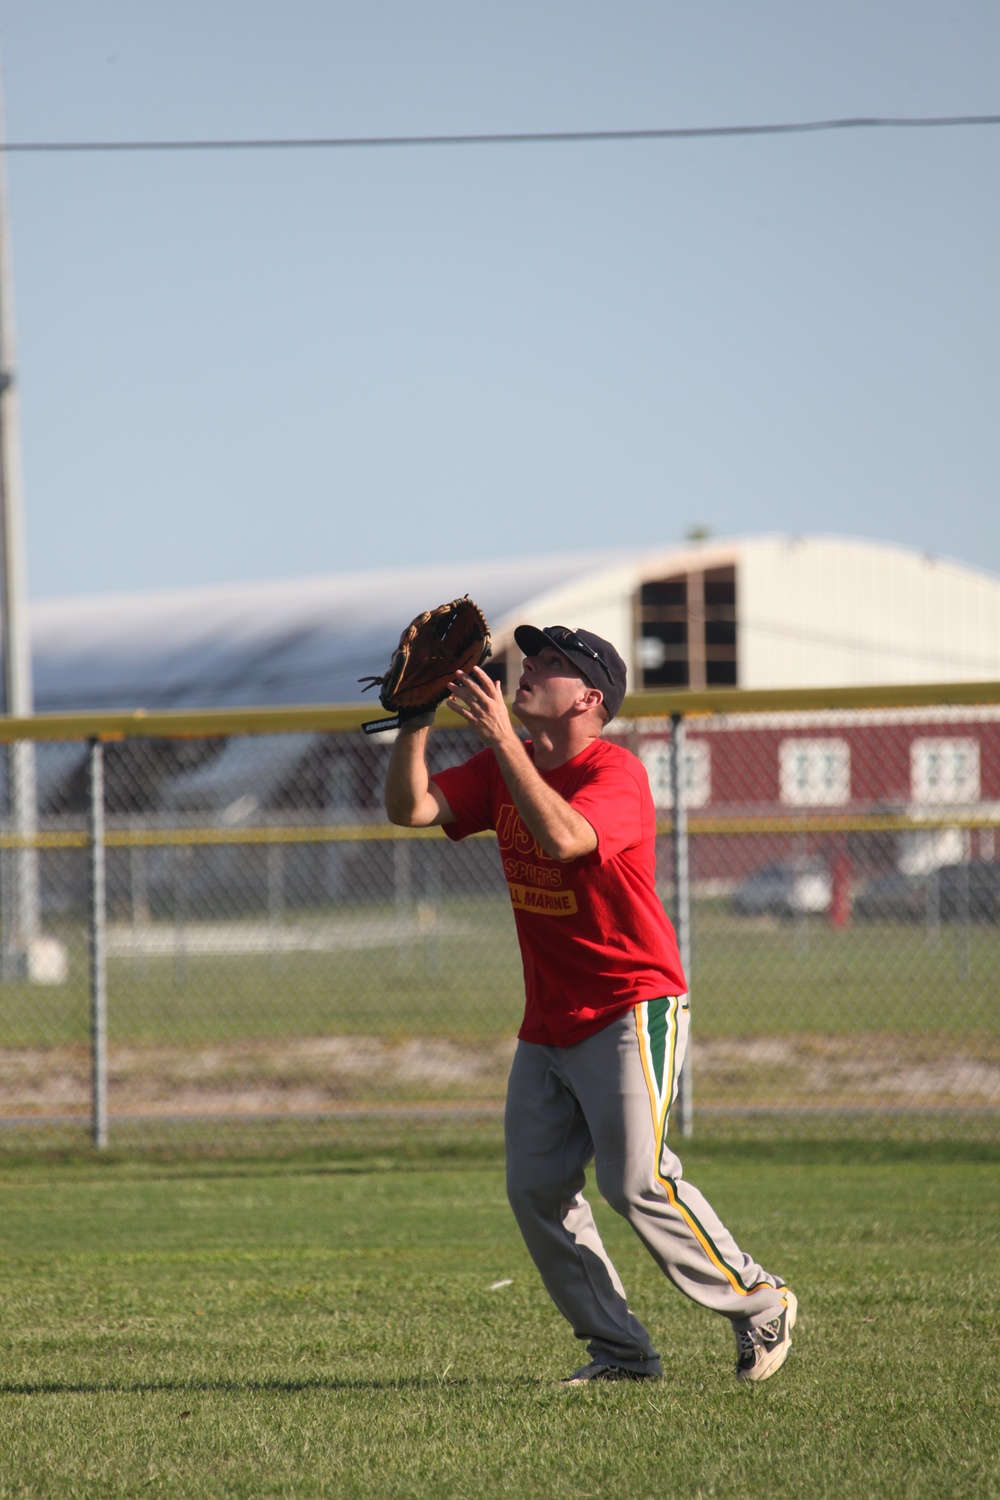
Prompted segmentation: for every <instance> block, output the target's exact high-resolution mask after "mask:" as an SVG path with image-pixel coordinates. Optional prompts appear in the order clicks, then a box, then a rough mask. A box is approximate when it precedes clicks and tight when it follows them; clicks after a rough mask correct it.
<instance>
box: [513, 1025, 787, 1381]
mask: <svg viewBox="0 0 1000 1500" xmlns="http://www.w3.org/2000/svg"><path fill="white" fill-rule="evenodd" d="M688 1022H689V1017H688V1007H687V1001H686V1000H685V999H684V998H683V997H682V998H680V999H673V998H671V999H663V1000H650V1001H646V1002H645V1003H644V1004H642V1005H639V1006H637V1007H636V1008H635V1010H634V1011H631V1012H630V1013H629V1014H628V1015H626V1016H624V1017H623V1018H622V1019H621V1020H619V1021H614V1022H612V1024H611V1025H610V1026H606V1027H605V1028H604V1029H603V1030H602V1031H599V1032H597V1033H596V1035H594V1036H591V1037H588V1038H587V1039H586V1041H583V1042H577V1043H576V1044H575V1045H574V1046H572V1047H546V1046H540V1045H538V1044H537V1043H534V1042H519V1043H518V1045H517V1051H516V1053H515V1056H514V1063H513V1066H512V1068H511V1074H510V1082H509V1085H508V1089H507V1109H506V1120H505V1136H506V1146H507V1194H508V1197H509V1199H510V1203H511V1207H512V1208H513V1210H514V1214H515V1217H516V1218H517V1222H518V1225H519V1226H520V1230H521V1233H522V1235H523V1236H524V1241H525V1244H526V1245H527V1247H528V1251H529V1253H530V1255H531V1258H532V1260H533V1261H534V1262H535V1265H536V1266H537V1267H538V1270H539V1272H540V1273H541V1277H542V1280H543V1281H544V1283H545V1286H546V1289H547V1290H548V1293H549V1295H550V1296H551V1298H552V1300H553V1302H554V1303H555V1304H556V1306H557V1307H558V1309H559V1311H560V1312H561V1313H562V1314H563V1316H564V1317H565V1318H566V1319H567V1321H568V1322H569V1323H570V1325H571V1326H572V1329H573V1332H574V1333H575V1334H576V1336H577V1338H581V1339H586V1340H587V1341H588V1343H587V1347H588V1349H589V1351H590V1354H591V1357H592V1358H595V1359H600V1360H604V1361H607V1362H608V1363H611V1364H617V1365H621V1366H623V1367H624V1368H626V1369H641V1370H646V1371H659V1369H660V1360H659V1355H658V1354H657V1352H656V1350H655V1349H654V1348H653V1344H652V1341H651V1339H650V1336H649V1334H648V1333H647V1331H646V1329H645V1328H644V1327H643V1325H642V1324H641V1323H640V1322H639V1320H638V1318H636V1316H635V1314H634V1313H632V1312H631V1311H630V1310H629V1307H628V1303H627V1301H626V1298H625V1292H624V1289H623V1287H622V1284H621V1281H620V1280H619V1278H618V1273H617V1272H616V1270H615V1268H614V1266H613V1265H612V1264H611V1261H610V1260H609V1259H608V1255H607V1252H606V1251H605V1249H604V1246H603V1245H602V1243H601V1237H600V1235H599V1234H598V1231H597V1225H596V1223H595V1222H594V1216H593V1214H592V1213H591V1210H590V1205H589V1204H588V1203H587V1201H586V1199H585V1198H584V1196H583V1186H584V1176H585V1168H586V1167H587V1165H588V1163H589V1162H590V1161H591V1160H593V1162H594V1165H595V1169H596V1178H597V1187H598V1189H599V1191H600V1192H601V1194H602V1195H603V1197H604V1198H605V1199H606V1200H607V1201H608V1203H609V1204H610V1205H611V1207H612V1208H614V1209H615V1210H616V1211H617V1212H618V1213H620V1214H621V1215H622V1216H623V1217H624V1218H626V1219H627V1220H628V1222H629V1223H630V1224H631V1226H632V1228H633V1229H634V1230H635V1232H636V1234H637V1235H638V1236H639V1238H640V1239H641V1240H642V1242H643V1244H644V1245H645V1246H646V1248H647V1250H648V1251H649V1252H650V1254H651V1255H652V1256H653V1259H654V1260H655V1261H656V1263H657V1265H658V1266H659V1267H660V1269H661V1270H662V1271H663V1272H664V1274H665V1275H666V1276H668V1277H669V1278H670V1280H671V1281H672V1282H673V1283H674V1285H675V1286H677V1287H679V1288H680V1290H681V1291H682V1292H684V1293H685V1294H686V1295H687V1296H688V1297H690V1298H691V1299H692V1300H693V1301H695V1302H698V1303H700V1304H701V1306H702V1307H707V1308H710V1309H711V1310H712V1311H713V1312H718V1313H721V1314H723V1316H725V1317H727V1318H730V1319H731V1320H732V1322H733V1323H734V1324H735V1325H736V1326H737V1327H738V1328H750V1327H755V1326H756V1325H758V1324H760V1323H764V1322H767V1321H768V1319H769V1318H772V1317H774V1316H775V1315H776V1314H777V1313H778V1311H779V1310H780V1308H781V1306H782V1303H781V1298H780V1297H779V1296H778V1294H777V1288H779V1287H781V1286H783V1285H784V1282H783V1281H781V1279H780V1278H779V1277H776V1276H772V1275H771V1274H770V1272H768V1271H765V1270H764V1269H763V1268H762V1267H761V1266H759V1265H758V1264H757V1263H756V1261H753V1260H751V1258H750V1256H749V1255H745V1254H744V1252H743V1251H742V1250H741V1249H740V1248H739V1246H738V1245H737V1243H736V1241H735V1240H734V1239H733V1236H732V1235H731V1234H730V1233H729V1230H728V1229H727V1228H726V1227H725V1225H724V1224H723V1223H722V1222H721V1220H720V1219H719V1218H718V1217H717V1215H716V1214H715V1212H714V1210H713V1209H712V1207H711V1206H710V1204H709V1203H708V1202H707V1200H706V1199H705V1198H704V1197H703V1196H702V1194H701V1193H699V1192H698V1189H697V1188H694V1187H692V1186H691V1185H690V1183H687V1182H685V1181H684V1178H683V1174H682V1168H681V1164H680V1161H679V1160H678V1158H677V1157H676V1156H675V1155H674V1153H673V1152H672V1151H671V1150H670V1148H669V1147H668V1145H667V1139H666V1137H667V1120H668V1116H669V1113H670V1106H671V1105H672V1104H673V1102H674V1098H675V1096H676V1092H677V1081H678V1076H679V1074H680V1067H681V1062H682V1060H683V1057H684V1049H685V1047H686V1045H687V1035H688Z"/></svg>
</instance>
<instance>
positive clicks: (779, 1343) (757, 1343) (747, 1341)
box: [736, 1286, 799, 1380]
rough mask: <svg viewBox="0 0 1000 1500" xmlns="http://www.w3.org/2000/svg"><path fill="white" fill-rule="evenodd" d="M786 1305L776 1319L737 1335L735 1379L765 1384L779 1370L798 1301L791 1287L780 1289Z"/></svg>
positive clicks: (796, 1313)
mask: <svg viewBox="0 0 1000 1500" xmlns="http://www.w3.org/2000/svg"><path fill="white" fill-rule="evenodd" d="M782 1296H783V1298H784V1302H785V1305H784V1307H783V1308H782V1309H781V1312H780V1313H779V1314H778V1316H777V1317H776V1318H772V1319H771V1321H770V1322H769V1323H762V1324H761V1325H760V1327H759V1328H748V1329H746V1330H745V1331H741V1330H737V1333H736V1379H737V1380H766V1379H767V1378H768V1376H769V1375H773V1374H774V1373H775V1371H776V1370H780V1369H781V1367H782V1365H783V1364H784V1363H785V1360H786V1359H787V1358H788V1351H789V1349H790V1348H791V1347H792V1329H793V1328H794V1327H795V1319H796V1317H797V1316H798V1311H799V1301H798V1298H797V1297H796V1295H795V1293H794V1292H793V1291H792V1290H791V1288H790V1287H787V1286H786V1287H783V1288H782Z"/></svg>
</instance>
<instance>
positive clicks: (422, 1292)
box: [0, 1145, 1000, 1500]
mask: <svg viewBox="0 0 1000 1500" xmlns="http://www.w3.org/2000/svg"><path fill="white" fill-rule="evenodd" d="M686 1165H687V1171H688V1175H689V1177H691V1178H692V1179H693V1180H694V1181H695V1182H697V1183H698V1184H699V1186H701V1187H702V1188H703V1189H704V1190H705V1191H706V1192H707V1193H708V1195H709V1196H710V1198H711V1199H712V1200H713V1202H714V1204H715V1206H716V1207H717V1209H718V1210H719V1211H720V1213H721V1214H722V1216H723V1217H724V1218H725V1219H726V1220H727V1222H728V1223H729V1224H730V1227H731V1228H732V1229H733V1230H734V1232H735V1233H736V1234H737V1237H738V1238H739V1239H740V1240H741V1242H743V1243H744V1244H745V1245H746V1247H747V1248H748V1249H750V1250H751V1251H752V1252H753V1253H754V1254H755V1255H756V1256H758V1257H759V1258H760V1259H761V1260H763V1261H764V1263H765V1264H767V1265H768V1266H770V1267H771V1268H772V1269H774V1270H775V1271H778V1272H779V1273H780V1274H782V1275H785V1276H787V1277H788V1279H789V1280H790V1281H791V1283H792V1284H793V1285H794V1286H795V1288H796V1290H797V1292H798V1294H799V1297H800V1305H801V1316H800V1324H799V1328H798V1330H797V1335H796V1339H795V1349H794V1351H793V1354H792V1356H791V1358H790V1360H789V1362H788V1365H787V1366H786V1368H785V1369H784V1370H783V1371H782V1372H781V1373H780V1374H779V1375H777V1376H776V1377H775V1378H774V1379H773V1380H772V1381H770V1382H769V1383H767V1384H766V1385H764V1386H761V1387H760V1388H749V1389H747V1388H743V1387H738V1386H736V1384H735V1382H734V1381H733V1379H732V1355H733V1349H732V1338H731V1335H730V1333H729V1330H728V1328H727V1327H726V1325H725V1324H724V1323H723V1322H722V1321H721V1320H719V1319H714V1318H712V1317H711V1316H710V1315H709V1314H707V1313H704V1312H703V1311H701V1310H700V1309H698V1308H696V1307H694V1306H693V1305H692V1304H689V1303H687V1302H685V1301H684V1300H683V1299H682V1298H681V1297H680V1296H679V1294H678V1293H677V1292H675V1291H674V1290H673V1289H671V1288H670V1287H668V1286H667V1285H666V1284H665V1283H664V1281H663V1280H662V1278H661V1277H660V1276H659V1274H658V1272H657V1271H656V1269H655V1267H654V1266H653V1264H652V1261H651V1260H650V1259H649V1257H648V1256H647V1255H646V1254H645V1252H644V1251H643V1250H642V1248H641V1246H639V1244H638V1242H637V1241H636V1240H635V1239H634V1238H633V1237H632V1236H631V1234H630V1233H629V1231H628V1230H627V1229H626V1228H625V1226H624V1225H622V1224H621V1223H620V1221H618V1220H617V1219H615V1218H614V1216H613V1215H610V1214H609V1213H608V1212H607V1211H606V1209H604V1207H603V1205H598V1212H599V1215H600V1219H601V1224H602V1229H603V1231H604V1233H605V1238H606V1241H607V1243H608V1245H609V1247H610V1248H611V1249H612V1252H613V1254H614V1256H615V1259H616V1262H617V1264H618V1266H619V1269H620V1271H621V1273H622V1276H623V1278H624V1280H625V1283H626V1286H627V1287H628V1289H629V1294H630V1301H631V1303H632V1305H633V1306H634V1307H635V1309H636V1311H637V1312H638V1313H639V1315H640V1316H642V1317H643V1318H644V1319H645V1320H646V1321H647V1322H648V1323H649V1325H650V1327H651V1329H652V1330H653V1331H654V1334H655V1336H656V1338H657V1340H658V1342H659V1346H660V1348H661V1351H662V1353H663V1355H664V1364H665V1367H666V1370H667V1376H666V1379H665V1380H663V1381H662V1382H659V1383H656V1384H650V1385H648V1386H646V1385H643V1386H611V1387H606V1388H596V1389H586V1388H585V1389H582V1390H572V1391H570V1390H564V1389H561V1388H560V1387H559V1385H558V1384H557V1381H558V1377H559V1376H560V1375H563V1374H565V1373H567V1372H568V1371H569V1370H570V1369H572V1368H573V1366H574V1363H575V1362H576V1361H577V1359H578V1353H579V1351H578V1346H577V1345H576V1344H575V1341H574V1340H573V1338H572V1336H571V1335H570V1333H569V1331H568V1330H567V1329H566V1327H565V1325H564V1324H563V1323H562V1322H561V1320H560V1319H559V1317H558V1315H557V1314H556V1313H555V1311H554V1310H553V1309H552V1308H551V1306H550V1305H549V1303H548V1301H547V1299H546V1297H545V1295H544V1293H543V1291H542V1289H541V1287H540V1285H539V1283H538V1281H537V1278H536V1276H535V1273H534V1271H533V1268H532V1267H531V1266H530V1264H529V1263H528V1261H527V1258H526V1255H525V1253H524V1250H523V1248H522V1246H521V1244H520V1242H519V1239H518V1237H517V1233H516V1230H515V1228H514V1225H513V1223H512V1220H511V1217H510V1214H509V1211H508V1209H507V1206H506V1203H505V1201H504V1194H503V1186H502V1170H501V1167H500V1164H499V1163H498V1162H497V1160H496V1158H495V1157H490V1156H487V1157H486V1158H485V1159H483V1160H481V1161H479V1162H478V1163H477V1162H473V1161H471V1160H470V1161H467V1162H465V1163H460V1164H456V1165H452V1166H445V1165H440V1164H439V1165H437V1166H435V1167H428V1166H427V1165H426V1164H424V1165H422V1164H421V1163H420V1161H419V1160H417V1159H415V1158H414V1157H413V1156H412V1155H410V1156H409V1157H406V1158H399V1159H397V1160H393V1159H391V1158H387V1159H384V1160H382V1161H381V1162H378V1163H376V1162H372V1161H371V1160H369V1161H367V1162H366V1161H365V1160H363V1159H359V1160H357V1161H355V1162H354V1163H348V1162H345V1161H337V1160H334V1159H328V1160H324V1159H323V1158H321V1157H315V1158H313V1159H311V1160H310V1159H305V1158H300V1159H298V1160H292V1161H287V1162H284V1163H279V1162H270V1163H253V1162H245V1163H236V1162H228V1163H227V1162H217V1163H201V1164H196V1165H188V1164H184V1163H173V1164H160V1165H156V1164H154V1163H150V1162H145V1163H140V1162H128V1161H117V1162H104V1163H93V1162H79V1161H68V1162H64V1163H48V1164H44V1163H39V1162H37V1161H31V1160H28V1159H25V1160H22V1161H13V1162H8V1163H7V1164H6V1165H5V1166H4V1167H3V1168H2V1170H0V1192H2V1194H3V1205H4V1209H3V1217H2V1220H0V1271H2V1277H0V1497H3V1500H7V1497H14V1496H17V1497H29V1496H30V1497H36V1496H38V1497H41V1496H46V1497H47V1496H52V1497H59V1500H74V1497H91V1496H93V1497H98V1496H99V1497H101V1500H104V1497H108V1500H115V1497H130V1500H131V1497H135V1496H138V1495H145V1494H150V1495H171V1496H184V1497H188V1496H199V1497H200V1496H212V1497H215V1496H218V1497H231V1496H232V1497H237V1496H239V1497H258V1496H289V1497H290V1496H295V1497H308V1496H336V1497H354V1496H358V1497H361V1496H364V1497H378V1500H382V1497H400V1500H403V1497H407V1500H424V1497H426V1500H431V1497H473V1496H475V1497H487V1496H488V1497H495V1496H498V1495H501V1494H508V1495H511V1496H514V1497H526V1500H527V1497H535V1496H537V1497H543V1496H544V1497H551V1500H562V1497H566V1500H569V1497H573V1500H577V1497H586V1496H600V1497H612V1500H614V1497H619V1496H620V1497H623V1500H626V1497H627V1500H641V1497H645V1496H656V1497H657V1500H672V1497H674V1496H678V1497H680V1496H683V1497H692V1500H694V1497H697V1496H704V1497H729V1496H732V1497H739V1500H744V1497H746V1496H748V1495H749V1496H760V1497H784V1496H788V1497H796V1500H797V1497H805V1496H809V1497H812V1496H820V1497H822V1496H830V1497H834V1496H836V1497H837V1500H845V1497H855V1496H856V1497H870V1496H878V1497H893V1500H895V1497H900V1500H918V1497H926V1500H941V1497H959V1496H969V1497H973V1496H974V1497H987V1496H996V1495H998V1494H1000V1478H998V1474H1000V1441H998V1439H1000V1430H998V1421H997V1406H996V1384H995V1378H996V1369H997V1356H998V1353H1000V1349H998V1332H997V1330H998V1316H997V1314H998V1306H997V1303H998V1284H997V1278H996V1270H995V1266H996V1243H997V1229H998V1222H997V1221H998V1211H997V1204H998V1202H1000V1160H998V1159H997V1157H996V1154H995V1153H992V1154H991V1153H990V1152H989V1151H987V1150H985V1149H984V1148H980V1149H979V1151H978V1153H977V1152H975V1151H974V1150H972V1149H969V1150H967V1151H966V1152H965V1153H964V1154H961V1153H957V1154H950V1153H949V1151H948V1149H947V1148H944V1147H938V1148H937V1149H936V1150H935V1151H934V1152H932V1153H931V1152H927V1153H921V1152H918V1151H916V1150H906V1149H903V1148H900V1149H898V1150H895V1151H894V1150H893V1149H891V1148H889V1147H882V1148H878V1149H869V1150H868V1151H867V1152H866V1153H862V1152H861V1151H860V1149H857V1150H855V1151H852V1150H851V1149H849V1148H847V1147H839V1148H838V1147H827V1148H825V1149H822V1150H819V1149H814V1150H812V1151H807V1150H805V1149H804V1148H796V1147H794V1146H791V1145H786V1146H785V1147H782V1148H779V1147H772V1148H767V1147H763V1146H758V1147H754V1148H749V1147H747V1148H743V1149H739V1148H736V1147H732V1148H729V1149H721V1148H720V1149H707V1148H704V1147H702V1148H697V1149H696V1148H692V1149H691V1150H689V1151H688V1153H687V1157H686ZM508 1279H509V1281H510V1284H509V1285H506V1286H501V1287H496V1288H495V1289H493V1288H494V1283H496V1282H500V1281H507V1280H508Z"/></svg>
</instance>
